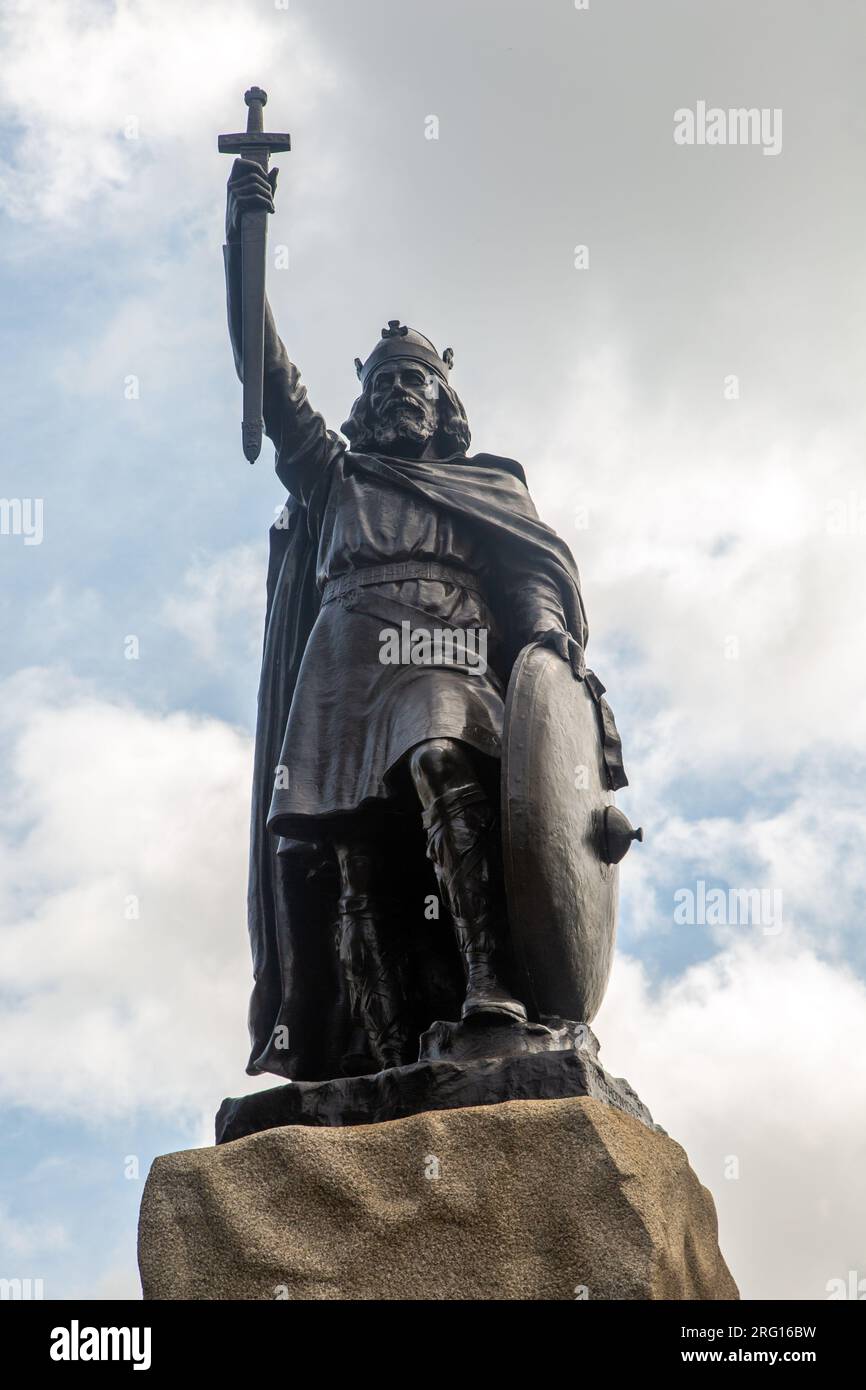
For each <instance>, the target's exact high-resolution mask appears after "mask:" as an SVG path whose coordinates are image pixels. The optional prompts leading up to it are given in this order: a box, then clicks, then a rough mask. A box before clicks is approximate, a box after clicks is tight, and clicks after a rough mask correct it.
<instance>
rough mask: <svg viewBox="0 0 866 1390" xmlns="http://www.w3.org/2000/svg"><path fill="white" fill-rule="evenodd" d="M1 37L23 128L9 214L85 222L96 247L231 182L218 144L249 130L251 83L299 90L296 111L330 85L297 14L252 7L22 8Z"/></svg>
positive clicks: (21, 0) (12, 167)
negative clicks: (225, 135) (104, 237)
mask: <svg viewBox="0 0 866 1390" xmlns="http://www.w3.org/2000/svg"><path fill="white" fill-rule="evenodd" d="M2 33H3V44H4V50H5V51H4V62H3V67H2V73H0V106H2V108H3V109H4V110H5V114H6V117H7V119H11V120H13V121H14V122H15V124H16V126H17V127H18V128H19V129H20V133H19V134H18V135H17V136H16V140H15V142H14V144H13V145H11V149H12V157H11V158H10V159H9V160H7V161H5V162H4V163H3V164H2V165H0V190H2V192H3V195H4V205H5V206H6V208H7V210H8V211H10V212H11V213H12V215H13V216H15V217H19V218H22V219H27V220H29V219H38V220H40V221H45V220H47V221H49V222H52V223H57V224H60V223H63V224H69V223H72V224H76V223H77V224H83V222H84V220H85V219H86V220H87V222H88V224H89V226H90V228H91V230H92V231H93V232H94V233H96V234H104V233H105V232H106V231H107V230H108V229H109V228H111V230H112V231H113V232H114V233H115V234H119V235H121V236H126V235H128V234H130V233H132V234H133V235H136V236H140V235H141V233H142V230H143V223H152V222H155V221H157V220H159V221H160V222H163V223H164V221H165V218H166V214H167V213H168V214H169V215H170V216H172V217H174V216H184V217H186V218H187V219H188V218H190V217H193V218H195V217H196V216H197V215H199V214H200V212H201V203H202V198H203V192H204V190H205V189H206V188H207V186H208V184H211V185H213V181H214V175H217V177H218V175H219V171H220V170H222V171H223V172H224V177H227V176H228V167H229V164H228V160H227V158H226V156H223V155H219V154H218V153H217V149H216V137H217V134H218V133H220V132H223V131H227V130H229V129H231V130H236V129H238V128H241V129H243V128H244V123H245V114H246V108H245V107H244V106H243V103H242V95H243V92H244V90H245V88H246V87H248V86H250V85H251V84H252V83H254V82H257V83H258V84H259V85H261V86H264V87H265V89H266V90H267V88H268V86H269V85H270V84H271V79H274V80H275V87H272V89H271V94H272V95H273V94H274V91H279V92H285V91H290V92H291V95H292V104H293V107H294V109H295V110H297V109H300V108H305V109H309V107H310V106H311V105H313V104H314V103H315V102H317V101H318V100H319V99H320V98H321V97H322V95H323V94H324V93H325V92H326V91H327V90H328V88H329V86H330V85H331V83H332V81H333V75H332V72H331V69H330V66H329V64H328V62H327V61H326V60H325V58H324V57H323V55H322V53H321V52H320V51H319V49H318V47H317V45H316V44H315V42H314V41H313V39H312V38H311V36H310V34H309V31H308V28H307V26H306V25H305V24H304V23H303V21H302V20H301V19H300V18H299V17H298V16H297V15H296V14H294V13H292V12H287V11H285V10H278V9H276V7H275V6H262V5H256V4H254V3H251V2H250V0H210V3H208V5H207V7H206V13H205V11H204V10H203V9H202V7H201V6H199V5H178V4H174V3H172V0H110V3H108V4H103V3H100V2H99V0H81V2H80V3H78V4H76V5H68V4H65V3H64V0H18V2H17V3H14V0H13V3H12V4H10V5H8V6H6V7H5V14H4V19H3V29H2ZM203 74H206V75H207V80H206V81H205V80H203ZM279 114H280V115H281V116H282V117H283V118H284V119H285V118H286V117H287V115H288V113H285V112H280V113H279ZM269 115H270V112H269ZM233 121H234V122H235V124H232V122H233ZM130 136H132V138H130ZM215 191H216V190H215V189H214V190H213V192H212V196H213V193H214V192H215ZM187 230H189V229H188V228H187Z"/></svg>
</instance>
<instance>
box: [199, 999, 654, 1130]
mask: <svg viewBox="0 0 866 1390" xmlns="http://www.w3.org/2000/svg"><path fill="white" fill-rule="evenodd" d="M574 1096H594V1097H596V1098H597V1099H598V1100H603V1101H606V1102H607V1104H608V1105H613V1106H615V1107H616V1108H617V1109H618V1110H623V1111H625V1112H626V1114H628V1115H633V1116H634V1117H635V1119H638V1120H640V1121H641V1123H642V1124H645V1125H648V1126H649V1127H650V1128H655V1126H654V1125H653V1119H652V1116H651V1115H650V1112H649V1111H648V1110H647V1108H646V1106H645V1105H644V1104H643V1102H642V1101H641V1100H640V1098H639V1097H638V1096H637V1095H636V1094H635V1092H634V1091H633V1090H632V1088H631V1086H629V1084H628V1082H627V1081H624V1080H622V1079H621V1078H619V1077H614V1076H609V1075H608V1073H607V1072H606V1071H605V1069H604V1067H603V1066H602V1065H601V1063H600V1062H599V1060H598V1039H597V1038H596V1037H595V1034H594V1033H593V1032H592V1030H591V1029H590V1028H589V1027H587V1025H586V1024H584V1023H573V1022H571V1021H570V1020H569V1019H562V1018H545V1019H544V1021H543V1022H542V1023H524V1024H518V1023H507V1022H505V1023H499V1022H493V1023H489V1022H479V1021H474V1022H470V1023H445V1022H439V1023H434V1024H433V1025H432V1026H431V1027H430V1028H429V1029H428V1030H427V1032H426V1033H424V1034H422V1036H421V1046H420V1052H419V1060H418V1061H417V1062H415V1063H413V1064H412V1065H411V1066H406V1067H391V1068H389V1069H388V1070H387V1071H381V1072H377V1073H375V1074H374V1075H371V1076H342V1077H337V1078H336V1079H334V1080H332V1081H293V1082H290V1083H289V1084H288V1085H285V1086H274V1087H272V1088H271V1089H269V1090H267V1091H258V1092H256V1093H254V1094H253V1095H249V1096H240V1097H238V1098H236V1099H235V1098H229V1099H228V1100H224V1101H223V1103H222V1105H221V1106H220V1108H219V1111H218V1112H217V1117H216V1141H217V1143H218V1144H224V1143H226V1142H227V1141H229V1140H233V1139H242V1138H244V1137H245V1136H246V1135H249V1134H257V1133H259V1132H260V1131H261V1130H264V1129H276V1128H279V1127H280V1126H282V1125H330V1126H343V1125H362V1124H381V1123H383V1122H384V1121H386V1120H399V1119H405V1118H406V1116H408V1115H417V1114H420V1113H421V1112H422V1111H425V1110H457V1109H463V1108H465V1107H468V1106H478V1105H498V1104H501V1103H502V1102H503V1101H509V1100H562V1099H566V1098H568V1097H574Z"/></svg>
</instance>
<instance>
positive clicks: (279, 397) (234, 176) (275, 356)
mask: <svg viewBox="0 0 866 1390" xmlns="http://www.w3.org/2000/svg"><path fill="white" fill-rule="evenodd" d="M276 175H277V170H276V169H272V170H271V172H270V174H269V175H267V176H266V175H265V174H263V173H262V170H261V169H260V168H259V166H258V165H257V164H255V163H253V162H252V161H251V160H246V159H236V160H235V162H234V164H233V166H232V172H231V176H230V178H229V182H228V191H227V199H226V244H225V246H224V247H223V257H224V261H225V273H226V299H227V308H228V325H229V338H230V341H231V346H232V353H233V355H234V361H235V369H236V371H237V373H238V376H239V377H240V378H241V380H243V331H242V312H241V305H242V300H241V292H242V284H241V255H242V253H241V243H240V224H241V218H242V216H243V214H244V212H245V211H246V210H247V209H251V208H261V207H266V208H267V209H268V211H270V212H273V208H274V204H273V194H274V189H275V187H276ZM262 413H263V415H264V423H265V433H266V434H267V436H268V438H269V439H270V440H272V441H273V444H274V447H275V448H276V452H277V460H276V467H277V475H278V476H279V478H280V480H281V481H282V482H283V483H284V484H285V486H286V487H287V488H288V490H289V492H291V493H292V495H293V496H294V497H296V498H297V499H298V501H299V502H302V503H304V505H307V504H308V503H309V501H310V499H311V497H312V495H313V493H314V492H315V490H316V488H317V487H318V486H319V485H320V484H321V483H322V481H323V479H322V470H323V469H325V468H326V467H327V465H328V464H329V463H331V462H332V461H333V459H334V458H335V457H336V456H337V455H338V454H339V453H341V452H343V451H344V450H345V447H346V446H345V444H344V443H343V441H342V440H341V439H340V438H339V436H338V435H336V434H334V433H333V431H332V430H329V429H328V428H327V426H326V425H325V422H324V420H323V419H322V417H321V415H320V414H319V413H318V411H316V410H314V409H313V407H312V406H311V405H310V402H309V400H308V399H307V390H306V387H305V386H304V385H303V383H302V382H301V376H300V372H299V371H298V369H297V367H296V366H295V364H294V362H292V361H291V359H290V358H289V355H288V353H287V352H286V349H285V346H284V345H283V343H282V341H281V339H280V336H279V334H278V333H277V327H276V323H275V322H274V316H273V313H272V311H271V306H270V304H268V303H267V302H266V303H265V354H264V398H263V403H262Z"/></svg>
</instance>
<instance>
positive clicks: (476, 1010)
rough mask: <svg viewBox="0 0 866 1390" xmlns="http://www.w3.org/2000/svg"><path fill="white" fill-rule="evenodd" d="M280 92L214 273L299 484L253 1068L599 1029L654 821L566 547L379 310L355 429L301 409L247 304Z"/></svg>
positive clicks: (284, 615)
mask: <svg viewBox="0 0 866 1390" xmlns="http://www.w3.org/2000/svg"><path fill="white" fill-rule="evenodd" d="M264 100H265V97H264V93H261V92H260V91H259V90H258V89H253V92H252V93H251V94H248V105H250V113H251V114H250V122H251V125H250V134H251V136H252V137H257V139H256V138H253V139H251V141H250V145H249V148H247V147H246V146H245V144H244V137H243V136H242V135H238V136H230V137H228V136H227V137H221V148H223V149H227V150H229V151H235V150H240V151H241V154H242V157H240V158H238V159H236V160H235V162H234V165H233V168H232V171H231V176H230V178H229V183H228V202H227V213H226V247H225V266H226V279H227V287H228V310H229V326H230V334H231V342H232V348H233V351H234V357H235V364H236V367H237V370H238V373H239V375H240V376H241V379H242V380H244V382H245V393H244V406H245V410H244V448H245V451H246V452H247V456H248V457H250V456H251V455H252V457H255V453H256V452H257V447H256V446H255V437H256V426H257V423H258V422H257V420H256V419H255V411H256V408H257V407H256V400H257V397H260V399H261V402H262V416H263V424H264V430H265V432H266V433H267V435H268V437H269V438H270V439H271V440H272V441H273V443H274V446H275V449H276V471H277V474H278V476H279V478H280V480H281V481H282V483H283V484H284V485H285V486H286V488H287V489H288V492H289V498H288V501H287V503H286V505H285V508H284V509H283V512H282V514H281V516H280V517H279V518H278V520H277V522H276V523H275V525H274V526H273V527H272V528H271V538H270V539H271V555H270V568H269V575H268V586H267V618H266V629H265V640H264V658H263V667H262V677H261V685H260V691H259V705H258V724H257V737H256V756H255V773H254V790H253V805H252V826H251V863H250V886H249V928H250V936H251V942H252V952H253V962H254V973H255V988H254V991H253V996H252V1001H251V1006H250V1030H251V1037H252V1054H251V1057H250V1061H249V1064H248V1068H247V1070H248V1071H249V1072H251V1073H257V1072H274V1073H277V1074H278V1075H282V1076H284V1077H288V1078H291V1079H293V1080H295V1081H301V1082H314V1081H320V1080H324V1079H326V1078H334V1077H339V1076H343V1077H361V1076H369V1075H370V1074H371V1073H377V1072H379V1071H382V1070H387V1069H393V1068H405V1067H408V1066H410V1065H411V1064H413V1063H415V1062H417V1060H418V1055H419V1037H420V1035H421V1034H423V1033H425V1030H429V1029H430V1027H431V1025H432V1024H434V1023H435V1022H437V1021H439V1020H450V1021H453V1023H454V1024H455V1025H456V1026H458V1027H462V1028H463V1030H464V1032H466V1031H470V1032H472V1033H473V1036H475V1037H478V1036H480V1033H479V1032H478V1030H485V1029H486V1030H490V1031H489V1036H490V1037H491V1038H493V1037H496V1038H502V1037H503V1036H506V1037H507V1036H508V1033H507V1030H512V1032H513V1033H514V1034H515V1036H516V1035H517V1034H520V1035H521V1036H523V1035H524V1034H526V1033H527V1030H529V1034H532V1036H533V1037H535V1035H536V1034H539V1033H543V1034H545V1035H546V1034H548V1033H550V1036H551V1037H552V1036H553V1033H552V1032H551V1030H550V1027H548V1024H549V1023H550V1017H551V1016H552V1015H556V1014H557V1013H558V1014H560V1015H562V1016H563V1017H564V1018H565V1019H566V1020H568V1019H571V1020H575V1021H577V1022H580V1023H587V1022H589V1020H590V1018H591V1016H592V1014H593V1013H594V1011H595V1010H596V1009H597V1008H598V1005H599V1003H600V1002H601V995H602V994H603V992H604V987H605V984H606V981H607V974H608V971H609V967H610V954H611V950H612V946H613V935H614V930H615V911H616V868H615V865H616V862H617V860H618V859H619V858H621V857H622V854H623V853H624V852H625V849H626V848H627V847H628V843H629V840H630V839H631V838H633V837H634V836H635V835H639V834H640V832H633V831H632V830H631V827H630V826H629V825H628V822H627V821H626V820H625V818H624V817H623V816H622V815H621V814H620V813H619V812H617V811H616V810H615V808H613V806H612V804H611V803H612V795H611V793H612V791H613V790H615V789H616V787H618V786H623V785H625V781H626V779H625V775H624V772H623V770H622V761H621V756H620V745H619V738H618V735H617V732H616V728H615V725H614V722H613V716H612V715H611V712H610V709H609V707H608V706H607V704H606V702H605V700H604V698H603V693H604V690H603V687H602V686H601V684H600V682H598V680H597V678H596V677H594V676H593V674H592V672H591V671H588V670H587V669H586V665H585V660H584V652H585V648H586V642H587V623H586V616H585V612H584V607H583V602H582V599H581V592H580V581H579V577H578V571H577V567H576V565H575V562H574V559H573V557H572V555H571V552H570V550H569V549H568V547H567V546H566V545H565V544H564V542H563V541H562V540H560V539H559V537H558V536H556V535H555V533H554V532H553V531H552V530H551V529H550V528H549V527H547V526H546V525H544V524H543V523H542V522H541V521H540V520H539V519H538V516H537V514H536V511H535V508H534V507H533V504H532V501H531V499H530V496H529V493H528V491H527V488H526V480H525V475H524V471H523V468H522V467H521V465H520V464H519V463H517V462H515V461H514V460H513V459H509V458H504V457H499V456H497V455H492V454H476V455H469V454H468V453H467V450H468V448H469V443H470V434H469V425H468V422H467V417H466V412H465V410H464V408H463V405H462V403H461V401H460V399H459V397H458V396H457V394H456V392H455V390H454V388H453V386H452V385H451V368H452V364H453V360H454V358H453V353H452V352H451V350H450V349H446V350H445V351H444V352H442V353H441V354H440V353H439V352H438V351H437V350H436V348H435V347H434V345H433V344H432V343H431V342H430V340H429V339H427V338H426V337H424V336H423V335H422V334H420V333H419V332H417V331H415V330H414V329H411V328H408V327H407V326H406V325H404V324H401V323H400V322H399V321H397V320H391V321H389V323H388V325H387V327H385V328H384V329H382V333H381V337H380V339H379V341H378V342H377V343H376V344H375V346H374V347H373V349H372V351H371V352H370V353H369V355H368V356H367V357H366V359H365V360H364V361H361V360H360V359H356V362H355V366H356V370H357V374H358V377H359V379H360V386H361V389H360V394H359V395H358V398H357V399H356V401H355V403H354V405H353V406H352V408H351V411H350V412H349V416H348V419H347V420H346V421H345V423H344V424H343V426H342V435H343V436H344V437H341V436H340V435H339V434H337V433H335V432H334V431H332V430H330V429H328V428H327V427H326V425H325V423H324V421H323V419H322V418H321V416H320V415H319V414H318V413H317V412H316V411H315V410H314V409H313V407H312V406H311V405H310V403H309V401H308V399H307V393H306V390H305V388H304V386H303V385H302V383H301V380H300V376H299V373H298V370H297V368H296V367H295V365H294V364H293V363H292V362H291V361H290V359H289V357H288V355H287V353H286V349H285V347H284V346H283V344H282V342H281V341H280V339H279V337H278V335H277V331H276V327H275V324H274V319H273V315H272V313H271V310H270V307H269V306H268V305H267V303H266V301H264V300H263V298H257V296H260V295H261V294H262V287H263V283H264V280H263V255H264V234H263V231H262V225H263V223H264V221H265V220H266V217H267V215H268V214H270V213H273V211H274V193H275V188H276V176H277V171H276V170H272V171H270V172H267V156H268V150H269V148H273V147H275V146H276V145H277V143H278V142H280V141H281V142H282V144H281V145H280V146H279V147H281V148H287V147H288V137H287V136H267V135H265V134H264V133H262V122H261V108H262V105H263V104H264ZM247 156H251V157H247ZM247 219H250V223H249V225H250V226H251V227H253V229H254V231H255V236H252V235H251V237H250V238H249V239H248V240H246V241H244V244H243V248H242V239H243V238H244V227H245V223H246V220H247ZM255 219H258V222H255ZM257 305H259V306H261V307H259V308H258V309H257V307H256V306H257ZM257 313H259V314H262V315H263V317H262V323H263V337H262V350H261V354H260V353H259V346H258V337H259V332H258V328H257V319H256V314H257ZM245 342H248V343H250V344H251V348H250V353H251V358H250V363H249V364H248V362H247V361H246V360H245V351H244V344H245ZM248 367H249V370H248ZM250 412H251V413H250ZM248 417H249V418H248ZM250 441H252V443H250ZM248 444H249V445H250V447H249V448H248ZM506 703H507V704H508V710H506ZM503 754H504V755H505V778H504V800H503V804H504V807H505V840H504V851H505V852H504V856H503V834H502V831H503V826H502V817H501V815H500V801H501V798H502V795H503V793H502V789H503V767H502V762H503ZM581 782H583V785H581ZM536 829H537V832H538V833H537V834H536ZM509 919H510V925H509ZM545 1020H547V1023H545ZM458 1021H459V1024H458ZM560 1022H561V1019H560ZM503 1030H506V1033H503ZM533 1030H535V1032H534V1034H533ZM554 1031H555V1030H554ZM527 1035H528V1034H527ZM557 1036H564V1034H562V1033H561V1032H560V1033H559V1034H557ZM473 1045H474V1044H473ZM527 1045H529V1044H527ZM545 1045H547V1044H545ZM559 1045H560V1046H565V1045H566V1044H563V1043H560V1044H559ZM568 1045H570V1044H568ZM498 1046H500V1044H498V1043H496V1044H494V1043H493V1042H490V1043H489V1044H488V1051H489V1049H490V1048H494V1050H495V1048H496V1047H498ZM531 1046H532V1047H535V1046H536V1043H535V1042H532V1043H531ZM475 1050H476V1051H478V1047H477V1046H476V1047H475ZM481 1050H482V1053H483V1047H482V1049H481ZM470 1051H471V1048H470ZM292 1089H294V1088H292Z"/></svg>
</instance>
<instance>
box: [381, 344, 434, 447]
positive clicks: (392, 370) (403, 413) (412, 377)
mask: <svg viewBox="0 0 866 1390" xmlns="http://www.w3.org/2000/svg"><path fill="white" fill-rule="evenodd" d="M431 381H432V377H431V375H430V374H429V373H427V372H425V371H424V369H423V367H421V366H419V364H418V363H415V362H410V361H394V362H389V363H388V364H387V365H385V366H382V367H380V368H379V370H378V371H377V372H376V374H375V376H374V378H373V381H372V383H371V386H370V427H371V430H372V433H373V439H374V441H375V443H376V445H377V446H378V447H379V449H380V450H381V451H382V452H383V453H386V452H393V453H396V454H399V453H404V454H410V455H411V454H417V453H419V452H421V451H422V450H423V449H424V447H425V445H426V444H427V443H428V441H429V440H431V439H432V438H433V435H434V434H435V433H436V428H437V423H438V405H437V393H436V390H435V385H431Z"/></svg>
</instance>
